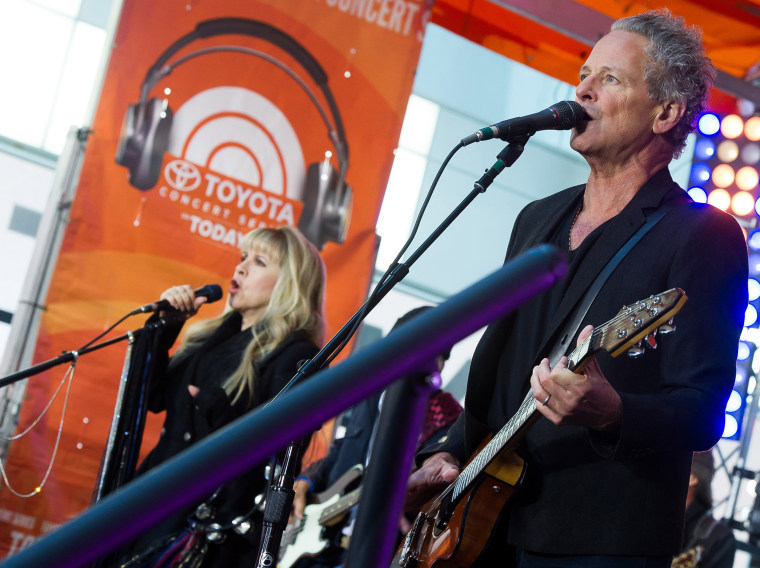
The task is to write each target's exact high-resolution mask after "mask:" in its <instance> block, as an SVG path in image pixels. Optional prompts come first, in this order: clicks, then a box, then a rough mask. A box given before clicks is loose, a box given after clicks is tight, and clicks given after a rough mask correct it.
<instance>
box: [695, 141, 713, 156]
mask: <svg viewBox="0 0 760 568" xmlns="http://www.w3.org/2000/svg"><path fill="white" fill-rule="evenodd" d="M714 155H715V142H713V141H712V140H710V139H709V138H700V139H699V140H697V141H696V142H695V143H694V157H695V158H697V159H698V160H709V159H710V158H712V157H713V156H714Z"/></svg>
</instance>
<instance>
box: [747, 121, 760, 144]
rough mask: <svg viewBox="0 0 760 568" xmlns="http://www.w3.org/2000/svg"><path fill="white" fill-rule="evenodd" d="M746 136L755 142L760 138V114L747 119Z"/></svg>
mask: <svg viewBox="0 0 760 568" xmlns="http://www.w3.org/2000/svg"><path fill="white" fill-rule="evenodd" d="M744 136H746V137H747V140H752V141H753V142H757V141H758V140H760V116H753V117H752V118H749V119H747V122H745V123H744Z"/></svg>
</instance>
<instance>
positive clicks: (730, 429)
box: [723, 414, 739, 440]
mask: <svg viewBox="0 0 760 568" xmlns="http://www.w3.org/2000/svg"><path fill="white" fill-rule="evenodd" d="M738 433H739V422H738V421H737V420H736V418H734V417H733V416H732V415H731V414H726V422H725V424H724V425H723V438H725V439H728V440H735V439H736V438H737V435H738Z"/></svg>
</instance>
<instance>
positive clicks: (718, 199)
mask: <svg viewBox="0 0 760 568" xmlns="http://www.w3.org/2000/svg"><path fill="white" fill-rule="evenodd" d="M707 203H709V204H710V205H712V206H713V207H717V208H718V209H722V210H723V211H726V210H727V209H728V207H729V205H731V194H730V193H728V192H727V191H726V190H725V189H720V188H718V189H713V190H712V191H711V192H710V194H709V195H708V196H707Z"/></svg>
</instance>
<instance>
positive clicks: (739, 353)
mask: <svg viewBox="0 0 760 568" xmlns="http://www.w3.org/2000/svg"><path fill="white" fill-rule="evenodd" d="M751 353H752V348H751V347H750V346H749V343H747V342H746V341H740V342H739V348H738V349H737V350H736V360H737V361H746V360H747V359H749V356H750V354H751Z"/></svg>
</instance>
